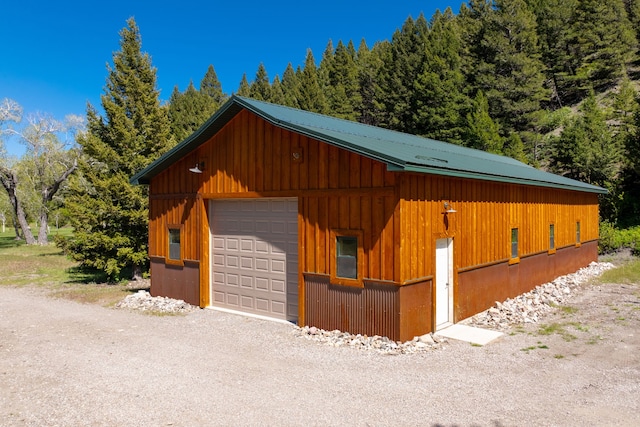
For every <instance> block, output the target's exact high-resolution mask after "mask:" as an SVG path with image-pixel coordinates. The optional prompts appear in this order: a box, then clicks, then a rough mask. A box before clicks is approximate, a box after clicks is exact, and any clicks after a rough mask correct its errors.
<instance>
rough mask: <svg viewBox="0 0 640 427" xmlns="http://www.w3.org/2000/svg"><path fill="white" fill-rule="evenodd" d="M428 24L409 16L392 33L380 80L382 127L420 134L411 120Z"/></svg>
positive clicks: (413, 120)
mask: <svg viewBox="0 0 640 427" xmlns="http://www.w3.org/2000/svg"><path fill="white" fill-rule="evenodd" d="M427 32H428V24H427V22H426V20H425V18H424V16H423V15H422V14H421V15H420V16H419V17H418V19H417V20H415V21H414V20H413V19H412V18H411V17H409V18H407V20H406V21H405V22H404V24H403V25H402V28H401V29H400V30H398V31H396V32H395V33H394V34H393V37H392V39H391V50H390V52H389V53H390V55H388V56H386V57H385V58H384V59H385V64H384V69H383V72H382V81H381V87H382V91H381V94H380V95H381V97H382V102H383V103H384V105H385V117H384V122H383V125H384V126H385V127H388V128H390V129H394V130H398V131H401V132H406V133H411V134H417V133H419V132H420V129H419V126H418V124H417V123H416V121H415V117H414V114H413V112H414V111H415V107H416V105H415V104H416V102H415V95H416V90H415V88H414V82H415V81H416V80H417V78H418V75H419V73H420V71H421V70H422V66H423V63H424V56H425V46H426V43H427Z"/></svg>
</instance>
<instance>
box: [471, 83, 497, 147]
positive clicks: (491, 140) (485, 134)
mask: <svg viewBox="0 0 640 427" xmlns="http://www.w3.org/2000/svg"><path fill="white" fill-rule="evenodd" d="M464 141H465V144H466V146H467V147H471V148H476V149H478V150H483V151H488V152H489V153H494V154H502V148H503V145H504V140H503V138H502V136H500V127H499V126H498V124H497V123H496V122H494V121H493V120H492V119H491V116H490V115H489V101H488V100H487V97H486V96H484V93H482V91H478V93H477V94H476V97H475V99H474V101H473V109H472V110H471V112H470V113H468V114H467V130H466V132H465V139H464Z"/></svg>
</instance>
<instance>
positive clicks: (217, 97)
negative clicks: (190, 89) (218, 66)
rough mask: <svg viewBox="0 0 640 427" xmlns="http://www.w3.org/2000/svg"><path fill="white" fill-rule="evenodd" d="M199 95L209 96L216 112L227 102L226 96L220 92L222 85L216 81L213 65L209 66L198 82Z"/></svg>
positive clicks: (216, 76)
mask: <svg viewBox="0 0 640 427" xmlns="http://www.w3.org/2000/svg"><path fill="white" fill-rule="evenodd" d="M200 93H203V94H205V95H207V96H209V97H210V98H211V99H212V100H213V102H214V104H215V109H216V110H217V109H218V108H220V107H221V106H222V104H224V103H225V101H226V100H227V95H226V94H225V93H224V92H223V91H222V84H220V81H219V80H218V75H217V74H216V70H215V69H214V68H213V65H209V68H207V72H206V73H205V75H204V77H203V78H202V80H201V81H200Z"/></svg>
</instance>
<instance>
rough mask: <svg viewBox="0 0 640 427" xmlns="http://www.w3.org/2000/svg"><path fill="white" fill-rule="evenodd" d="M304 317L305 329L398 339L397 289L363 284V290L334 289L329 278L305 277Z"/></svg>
mask: <svg viewBox="0 0 640 427" xmlns="http://www.w3.org/2000/svg"><path fill="white" fill-rule="evenodd" d="M304 280H305V316H306V317H305V318H306V323H307V325H309V326H315V327H318V328H321V329H325V330H334V329H338V330H341V331H344V332H350V333H353V334H363V335H365V334H366V335H369V336H373V335H380V336H386V337H389V338H390V339H392V340H397V339H399V333H400V327H399V325H400V321H399V320H400V310H399V299H398V288H397V287H396V286H389V285H384V284H380V283H372V282H365V286H364V288H352V287H348V286H337V285H331V284H330V283H329V276H324V275H315V274H305V275H304Z"/></svg>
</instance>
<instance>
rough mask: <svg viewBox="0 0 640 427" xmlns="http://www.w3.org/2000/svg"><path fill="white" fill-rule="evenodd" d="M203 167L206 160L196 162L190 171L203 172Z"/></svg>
mask: <svg viewBox="0 0 640 427" xmlns="http://www.w3.org/2000/svg"><path fill="white" fill-rule="evenodd" d="M202 169H204V162H200V163H196V165H195V166H194V167H192V168H189V172H192V173H202Z"/></svg>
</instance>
